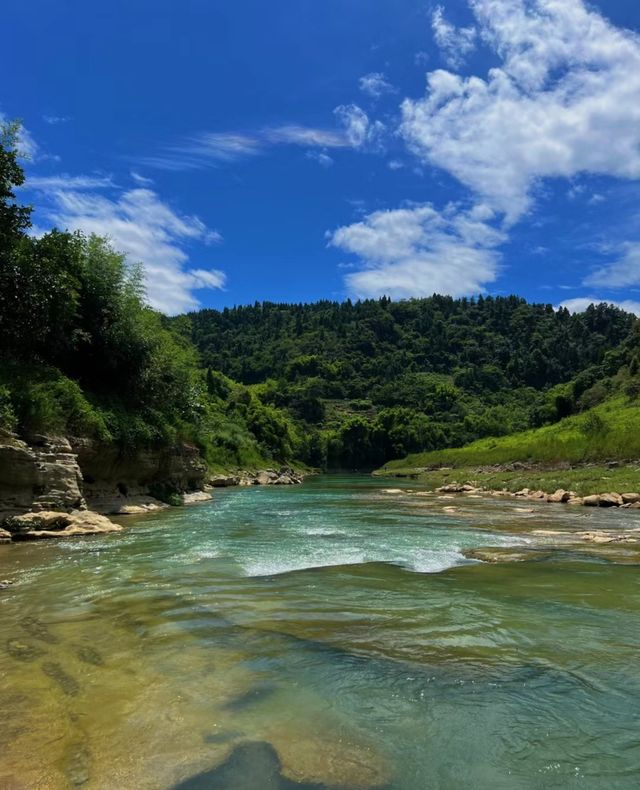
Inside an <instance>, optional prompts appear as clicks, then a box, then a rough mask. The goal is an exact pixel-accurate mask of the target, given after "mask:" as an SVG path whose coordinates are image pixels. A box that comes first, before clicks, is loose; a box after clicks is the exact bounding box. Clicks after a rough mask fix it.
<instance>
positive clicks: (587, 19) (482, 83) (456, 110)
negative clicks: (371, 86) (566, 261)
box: [401, 0, 640, 221]
mask: <svg viewBox="0 0 640 790" xmlns="http://www.w3.org/2000/svg"><path fill="white" fill-rule="evenodd" d="M470 4H471V9H472V11H473V12H474V14H475V16H476V19H477V22H478V26H479V29H480V33H481V35H482V38H483V40H484V41H485V42H486V44H487V45H488V46H490V47H491V48H492V49H493V50H494V51H495V53H496V55H497V56H498V57H499V58H500V61H501V62H500V65H499V66H497V67H495V68H493V69H491V70H490V71H489V73H488V75H486V77H484V78H483V77H480V76H471V77H461V76H459V75H457V74H454V73H452V72H450V71H445V70H437V71H433V72H431V73H430V74H428V75H427V93H426V96H425V97H424V98H422V99H419V100H417V101H412V100H410V99H407V100H406V101H405V102H404V103H403V106H402V113H403V123H402V127H401V132H402V134H403V135H404V137H405V139H406V141H407V143H408V144H409V146H410V147H411V148H412V150H413V151H414V152H415V153H416V154H417V155H418V156H419V157H420V158H421V159H423V160H424V161H426V162H429V163H430V164H433V165H436V166H438V167H441V168H443V169H445V170H447V171H448V172H449V173H451V174H452V175H453V176H455V177H456V178H457V179H458V180H459V181H461V182H462V183H463V184H465V185H466V186H468V187H469V188H470V189H472V190H473V191H474V192H475V193H477V194H479V195H481V196H482V197H483V199H484V200H487V201H489V202H490V203H491V205H492V206H493V207H494V208H495V209H496V210H498V211H501V212H503V213H504V214H505V215H506V216H507V218H508V220H509V221H515V220H517V219H518V218H519V217H521V216H522V214H523V213H524V212H526V211H527V209H528V208H529V207H530V203H531V192H532V189H533V187H534V186H535V184H536V182H537V181H539V180H540V179H543V178H548V177H566V178H570V177H572V176H575V175H577V174H580V173H598V174H607V175H611V176H617V177H621V178H638V177H640V40H639V38H638V36H636V35H635V34H634V33H631V32H629V31H625V30H621V29H617V28H615V27H613V26H612V25H611V24H610V23H609V22H608V21H606V20H605V19H604V18H603V17H602V16H600V15H599V14H598V13H596V12H595V11H592V10H590V9H588V8H587V7H586V6H585V4H584V3H583V2H582V0H561V1H560V0H527V1H526V0H470ZM612 141H615V144H614V145H612Z"/></svg>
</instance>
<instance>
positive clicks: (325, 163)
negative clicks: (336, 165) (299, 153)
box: [305, 151, 333, 168]
mask: <svg viewBox="0 0 640 790" xmlns="http://www.w3.org/2000/svg"><path fill="white" fill-rule="evenodd" d="M305 156H306V157H307V159H312V160H313V161H314V162H317V163H318V164H319V165H320V166H321V167H325V168H327V167H331V166H332V165H333V159H332V158H331V157H330V156H329V154H328V153H327V152H326V151H307V153H306V154H305Z"/></svg>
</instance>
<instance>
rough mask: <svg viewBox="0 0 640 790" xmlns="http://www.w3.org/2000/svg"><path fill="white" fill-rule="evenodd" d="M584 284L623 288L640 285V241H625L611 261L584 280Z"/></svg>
mask: <svg viewBox="0 0 640 790" xmlns="http://www.w3.org/2000/svg"><path fill="white" fill-rule="evenodd" d="M584 284H585V285H590V286H603V287H605V288H625V287H627V286H632V285H640V242H627V243H625V244H622V245H621V247H620V256H619V257H618V259H617V260H615V261H614V262H613V263H609V264H606V265H605V266H601V267H600V268H599V269H596V270H595V271H594V272H592V273H591V274H590V275H589V276H588V277H586V278H585V280H584Z"/></svg>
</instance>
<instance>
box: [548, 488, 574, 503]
mask: <svg viewBox="0 0 640 790" xmlns="http://www.w3.org/2000/svg"><path fill="white" fill-rule="evenodd" d="M570 499H571V494H570V493H569V491H565V490H564V489H563V488H559V489H558V490H557V491H556V492H555V494H549V495H548V496H547V502H568V501H569V500H570Z"/></svg>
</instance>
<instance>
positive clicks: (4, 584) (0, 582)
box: [0, 579, 13, 590]
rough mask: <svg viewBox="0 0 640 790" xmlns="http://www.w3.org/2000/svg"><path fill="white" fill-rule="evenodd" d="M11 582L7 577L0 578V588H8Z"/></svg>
mask: <svg viewBox="0 0 640 790" xmlns="http://www.w3.org/2000/svg"><path fill="white" fill-rule="evenodd" d="M12 584H13V582H12V581H9V579H0V590H8V589H9V587H11V585H12Z"/></svg>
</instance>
